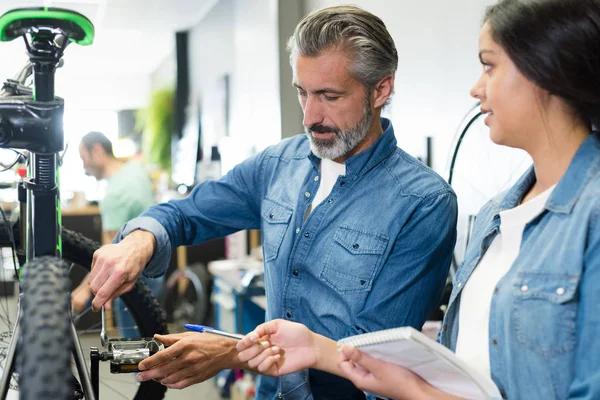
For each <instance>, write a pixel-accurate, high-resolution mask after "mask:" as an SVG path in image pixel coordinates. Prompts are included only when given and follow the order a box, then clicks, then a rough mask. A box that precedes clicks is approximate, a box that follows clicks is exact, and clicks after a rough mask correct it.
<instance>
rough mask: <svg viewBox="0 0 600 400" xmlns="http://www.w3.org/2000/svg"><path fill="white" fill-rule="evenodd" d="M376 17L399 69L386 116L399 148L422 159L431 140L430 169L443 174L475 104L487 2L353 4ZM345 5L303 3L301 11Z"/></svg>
mask: <svg viewBox="0 0 600 400" xmlns="http://www.w3.org/2000/svg"><path fill="white" fill-rule="evenodd" d="M352 3H353V4H356V5H358V6H360V7H362V8H364V9H366V10H368V11H370V12H372V13H374V14H376V15H377V16H379V17H380V18H381V19H382V20H383V21H384V23H385V24H386V26H387V28H388V30H389V31H390V33H391V34H392V37H393V38H394V41H395V43H396V48H397V50H398V54H399V65H398V71H397V73H396V94H395V97H394V100H393V101H392V104H391V106H390V109H389V110H388V112H389V113H390V114H391V118H392V121H393V123H394V128H395V131H396V136H397V138H398V143H399V145H400V146H401V147H402V148H404V149H405V150H407V151H408V152H409V153H411V154H413V155H415V156H424V155H425V137H426V136H433V137H434V157H433V161H434V162H433V167H434V169H436V170H437V171H439V172H441V173H444V176H446V175H445V169H446V167H447V165H446V164H447V159H448V152H449V149H450V146H451V142H452V139H453V137H454V132H455V130H456V128H457V126H458V125H459V123H460V120H461V119H462V117H463V115H464V114H465V113H466V112H467V111H468V110H469V108H470V107H471V106H472V105H473V104H475V100H474V99H472V98H471V97H470V96H469V93H468V92H469V89H470V88H471V86H472V85H473V84H474V83H475V81H476V79H477V78H478V76H479V74H480V72H481V67H480V65H479V61H478V58H477V40H478V35H479V28H480V23H481V18H482V16H483V11H484V9H485V6H486V5H487V4H490V3H492V1H491V0H452V1H448V0H422V1H412V0H394V1H392V0H390V1H386V0H354V1H352ZM337 4H345V3H344V2H340V1H335V0H305V10H306V11H307V12H310V11H312V10H315V9H318V8H322V7H327V6H332V5H337Z"/></svg>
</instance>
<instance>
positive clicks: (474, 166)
mask: <svg viewBox="0 0 600 400" xmlns="http://www.w3.org/2000/svg"><path fill="white" fill-rule="evenodd" d="M484 119H485V115H483V114H481V112H480V111H479V104H477V105H475V107H473V108H472V109H471V110H470V111H469V113H468V114H467V115H466V116H465V118H464V119H463V122H462V123H461V125H460V126H459V129H458V131H457V136H456V139H455V145H454V147H453V151H452V158H451V161H450V175H449V178H448V183H449V184H450V185H451V186H452V188H453V189H454V191H455V192H456V197H457V201H458V221H457V238H456V246H455V250H454V254H453V260H452V261H453V262H452V269H451V272H455V271H456V269H457V268H458V267H459V266H460V264H461V263H462V260H463V258H464V254H465V250H466V248H467V245H468V243H469V238H470V234H471V228H472V225H473V221H474V218H475V216H476V215H477V213H478V212H479V210H480V209H481V207H483V205H485V203H487V202H488V201H489V200H490V199H491V198H492V197H494V196H495V195H497V194H499V193H501V192H503V191H506V190H507V189H509V188H510V187H511V186H512V185H514V184H515V182H516V181H517V180H518V179H519V178H520V177H521V175H523V174H524V173H525V171H527V169H528V168H529V167H530V166H531V165H532V160H531V157H529V155H528V154H527V153H526V152H525V151H523V150H520V149H514V148H510V147H507V146H500V145H497V144H495V143H494V142H492V140H491V139H490V134H489V128H488V127H487V126H486V125H485V124H484Z"/></svg>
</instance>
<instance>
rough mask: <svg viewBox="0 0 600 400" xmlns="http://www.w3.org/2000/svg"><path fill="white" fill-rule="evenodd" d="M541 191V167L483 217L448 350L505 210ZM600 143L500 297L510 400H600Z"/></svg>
mask: <svg viewBox="0 0 600 400" xmlns="http://www.w3.org/2000/svg"><path fill="white" fill-rule="evenodd" d="M534 182H535V173H534V170H533V168H531V169H530V170H529V171H528V172H527V173H526V174H525V175H523V177H521V179H520V180H519V182H518V183H517V184H516V185H515V186H514V187H513V188H512V189H510V190H509V191H508V192H507V193H504V194H502V195H499V196H497V197H496V198H494V199H493V200H491V201H490V202H489V203H487V204H486V205H485V206H484V207H483V208H482V210H481V211H480V212H479V214H478V216H477V218H476V221H475V225H474V228H473V233H472V239H471V245H470V246H469V249H468V250H467V253H466V254H465V260H464V261H463V263H462V265H461V267H460V268H459V270H458V272H457V274H456V277H455V280H454V290H453V292H452V295H451V297H450V303H449V306H448V311H447V313H446V318H445V320H444V324H443V326H442V331H441V333H440V340H441V342H442V343H443V344H444V345H446V346H447V347H449V348H450V349H452V350H453V351H455V350H456V339H457V336H458V330H459V329H460V327H459V326H458V314H459V309H460V295H461V292H462V289H463V288H464V286H465V283H466V282H467V280H468V279H469V276H470V275H471V273H472V272H473V270H474V269H475V267H476V266H477V264H478V263H479V260H480V259H481V257H482V256H483V254H484V253H485V252H486V250H487V249H488V247H489V245H490V244H491V243H492V241H493V239H494V237H495V236H496V235H497V234H498V232H499V226H500V218H499V213H500V211H502V210H506V209H510V208H513V207H515V206H517V205H518V203H519V200H520V199H521V198H522V197H523V196H524V195H525V193H527V191H528V190H529V188H531V186H532V185H533V183H534ZM599 215H600V137H599V135H598V133H593V134H591V135H590V136H589V137H588V138H587V139H586V140H585V142H584V143H583V144H582V145H581V146H580V148H579V149H578V151H577V153H576V154H575V157H574V158H573V160H572V161H571V164H570V166H569V168H568V170H567V172H566V173H565V175H564V176H563V177H562V179H561V180H560V181H559V182H558V184H557V186H556V188H555V189H554V191H553V193H552V195H551V196H550V198H549V199H548V201H547V202H546V205H545V209H544V211H543V212H542V214H541V215H540V216H538V217H537V218H535V219H534V220H532V221H531V222H530V223H528V224H527V225H526V226H525V229H524V232H523V241H522V243H521V252H520V253H519V256H518V257H517V259H516V260H515V262H514V264H513V265H512V267H511V269H510V271H509V272H508V273H507V274H506V275H505V276H504V277H503V278H502V279H501V280H500V282H499V283H498V285H497V286H496V288H495V290H494V295H493V297H492V303H491V310H490V321H489V335H490V337H489V348H490V364H491V372H492V379H493V380H494V382H496V384H497V385H498V387H499V389H500V391H501V393H502V395H503V397H506V398H509V399H544V400H548V399H567V398H568V399H575V398H576V399H599V398H600V335H599V333H600V312H599V311H600V226H599V225H600V224H599Z"/></svg>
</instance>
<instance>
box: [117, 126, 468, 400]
mask: <svg viewBox="0 0 600 400" xmlns="http://www.w3.org/2000/svg"><path fill="white" fill-rule="evenodd" d="M382 127H383V129H384V134H383V135H382V136H381V137H380V138H379V139H378V140H377V142H376V143H375V144H374V145H373V146H371V147H370V148H369V149H367V150H365V151H363V152H361V153H359V154H357V155H355V156H353V157H351V158H349V159H348V160H346V175H345V176H340V177H339V178H338V180H337V182H336V183H335V186H334V187H333V189H332V190H331V193H330V194H329V196H327V198H326V199H325V200H323V202H321V203H320V204H319V205H318V206H317V207H315V208H314V210H313V211H312V213H310V214H309V215H308V216H307V217H306V219H305V214H306V211H307V208H308V207H309V205H310V204H311V203H312V200H313V197H314V195H315V194H316V193H317V189H318V188H319V183H320V179H319V163H320V160H319V158H317V157H316V156H314V155H313V154H312V152H311V150H310V146H309V142H308V138H307V137H306V135H298V136H295V137H293V138H290V139H286V140H283V141H282V142H281V143H279V144H277V145H275V146H272V147H270V148H268V149H266V150H265V151H263V152H261V153H259V154H258V155H256V156H254V157H252V158H249V159H247V160H246V161H244V162H243V163H241V164H240V165H238V166H236V167H235V168H234V169H233V170H232V171H231V172H229V173H228V174H227V175H226V176H224V177H223V178H221V179H219V180H218V181H207V182H204V183H202V184H200V185H199V186H198V187H196V188H195V189H194V190H193V191H192V193H191V194H190V196H189V197H188V198H186V199H183V200H176V201H170V202H168V203H166V204H160V205H158V206H155V207H153V208H150V209H149V210H148V211H147V212H146V213H144V214H143V215H142V217H140V218H138V219H136V220H133V221H131V222H129V223H128V224H126V225H125V226H124V227H123V228H122V233H121V235H118V238H119V237H121V238H122V237H123V234H127V233H129V232H131V231H132V230H135V229H144V230H148V231H151V232H152V233H153V234H154V235H155V237H156V239H157V251H156V252H155V255H154V256H153V259H152V260H151V263H150V264H149V265H148V266H147V268H146V270H145V272H144V273H145V274H146V275H147V276H156V275H158V274H161V273H163V272H164V270H165V269H166V267H167V260H168V258H169V255H170V252H171V250H172V249H175V248H176V247H177V246H179V245H191V244H196V243H200V242H204V241H206V240H209V239H213V238H217V237H222V236H225V235H228V234H230V233H233V232H235V231H238V230H241V229H261V230H262V240H263V254H264V262H265V285H266V295H267V319H273V318H284V319H286V320H290V321H297V322H302V323H303V324H305V325H306V326H307V327H308V328H310V329H311V330H313V331H315V332H317V333H319V334H322V335H324V336H327V337H329V338H332V339H334V340H337V339H340V338H343V337H346V336H350V335H356V334H359V333H364V332H369V331H375V330H379V329H386V328H392V327H398V326H403V325H411V326H413V327H415V328H421V326H422V324H423V323H424V321H425V320H426V318H427V316H428V314H429V313H430V312H431V311H432V309H434V308H435V307H436V306H437V304H438V301H439V298H440V295H441V290H442V288H443V286H444V282H445V280H446V275H447V272H448V268H449V265H450V258H451V253H452V249H453V247H454V242H455V239H456V230H455V225H456V213H457V205H456V197H455V195H454V192H453V191H452V189H451V188H450V187H449V186H448V185H447V184H446V182H444V180H443V179H442V178H441V177H439V176H438V175H437V174H435V173H434V172H433V171H432V170H430V169H429V168H428V167H426V166H425V165H423V164H422V163H421V162H419V161H418V160H416V159H415V158H413V157H411V156H409V155H408V154H406V153H405V152H403V151H402V150H400V149H399V148H398V147H397V146H396V138H395V136H394V131H393V128H392V125H391V123H390V121H388V120H386V119H382ZM311 390H312V394H311ZM313 396H314V398H327V399H333V398H338V399H352V398H364V394H363V393H362V392H360V391H358V390H357V389H356V388H355V387H354V386H353V385H352V384H351V383H350V382H349V381H347V380H342V379H340V378H337V377H334V376H332V375H328V374H325V373H322V372H318V371H313V370H311V371H310V373H309V371H302V372H299V373H295V374H290V375H287V376H284V377H282V378H280V379H274V378H267V377H261V381H260V383H259V389H258V398H260V399H274V398H285V399H307V398H312V397H313Z"/></svg>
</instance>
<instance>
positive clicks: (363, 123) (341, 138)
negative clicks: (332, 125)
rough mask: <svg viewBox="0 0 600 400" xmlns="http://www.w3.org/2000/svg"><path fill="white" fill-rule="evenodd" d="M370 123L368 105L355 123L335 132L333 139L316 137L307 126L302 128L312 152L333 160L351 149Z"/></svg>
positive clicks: (370, 114) (363, 134) (357, 142)
mask: <svg viewBox="0 0 600 400" xmlns="http://www.w3.org/2000/svg"><path fill="white" fill-rule="evenodd" d="M372 123H373V115H372V113H371V108H370V107H368V108H365V113H364V114H363V116H362V118H361V119H360V121H358V123H357V124H356V125H354V126H353V127H352V128H349V129H347V130H345V131H338V132H336V134H335V136H334V138H333V139H328V140H322V139H316V138H315V137H314V136H313V134H312V132H310V131H309V130H308V128H304V129H305V131H306V135H307V136H308V140H309V142H310V149H311V150H312V152H313V154H314V155H316V156H317V157H319V158H321V159H323V158H325V159H328V160H334V159H336V158H339V157H342V156H343V155H345V154H348V153H349V152H350V151H352V150H353V149H354V148H355V147H356V146H357V145H358V144H359V143H360V142H361V141H362V140H363V139H364V138H365V136H367V133H368V132H369V128H370V127H371V124H372Z"/></svg>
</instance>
